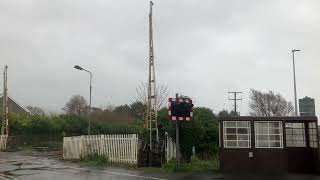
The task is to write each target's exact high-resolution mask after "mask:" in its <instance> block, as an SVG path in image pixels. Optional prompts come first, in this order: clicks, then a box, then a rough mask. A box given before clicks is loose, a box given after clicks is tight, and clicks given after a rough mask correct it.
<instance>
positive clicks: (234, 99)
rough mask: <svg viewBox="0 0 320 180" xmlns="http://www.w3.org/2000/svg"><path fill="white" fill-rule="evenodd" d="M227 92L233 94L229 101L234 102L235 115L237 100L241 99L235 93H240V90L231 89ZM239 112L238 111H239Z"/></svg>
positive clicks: (236, 113) (236, 114) (236, 112)
mask: <svg viewBox="0 0 320 180" xmlns="http://www.w3.org/2000/svg"><path fill="white" fill-rule="evenodd" d="M228 93H229V94H233V98H229V100H230V101H233V102H234V105H233V106H234V113H235V116H238V111H237V101H241V100H242V98H237V95H238V94H241V93H242V92H240V91H231V92H228ZM239 114H240V112H239Z"/></svg>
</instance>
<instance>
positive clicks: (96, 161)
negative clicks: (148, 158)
mask: <svg viewBox="0 0 320 180" xmlns="http://www.w3.org/2000/svg"><path fill="white" fill-rule="evenodd" d="M80 163H81V164H82V165H84V166H96V167H107V166H113V167H120V168H126V169H135V168H137V166H136V165H130V164H123V163H113V162H110V161H109V158H108V157H106V156H100V155H91V156H86V157H84V158H83V159H81V160H80Z"/></svg>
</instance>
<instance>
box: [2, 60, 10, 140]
mask: <svg viewBox="0 0 320 180" xmlns="http://www.w3.org/2000/svg"><path fill="white" fill-rule="evenodd" d="M7 82H8V66H7V65H5V66H4V72H3V95H2V126H1V135H8V134H9V130H8V121H9V119H8V88H7Z"/></svg>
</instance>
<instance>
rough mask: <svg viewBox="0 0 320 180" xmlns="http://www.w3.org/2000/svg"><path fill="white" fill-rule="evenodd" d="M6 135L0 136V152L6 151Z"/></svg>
mask: <svg viewBox="0 0 320 180" xmlns="http://www.w3.org/2000/svg"><path fill="white" fill-rule="evenodd" d="M7 141H8V135H0V150H5V149H7Z"/></svg>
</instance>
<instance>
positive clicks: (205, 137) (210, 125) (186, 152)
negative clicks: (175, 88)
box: [159, 107, 218, 162]
mask: <svg viewBox="0 0 320 180" xmlns="http://www.w3.org/2000/svg"><path fill="white" fill-rule="evenodd" d="M193 114H194V116H193V121H192V123H189V122H180V146H181V154H182V157H183V160H184V161H185V162H190V157H191V155H192V147H193V146H195V149H196V153H197V156H199V157H200V158H202V159H208V158H214V157H215V155H216V153H217V150H218V149H217V145H218V121H217V118H216V116H215V115H214V114H213V112H212V111H211V110H210V109H208V108H205V107H196V108H194V109H193ZM159 119H160V133H161V135H164V134H165V132H167V133H168V135H169V136H170V137H172V138H173V139H175V125H176V124H175V121H173V122H171V121H170V120H168V111H167V109H162V110H161V111H160V112H159Z"/></svg>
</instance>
